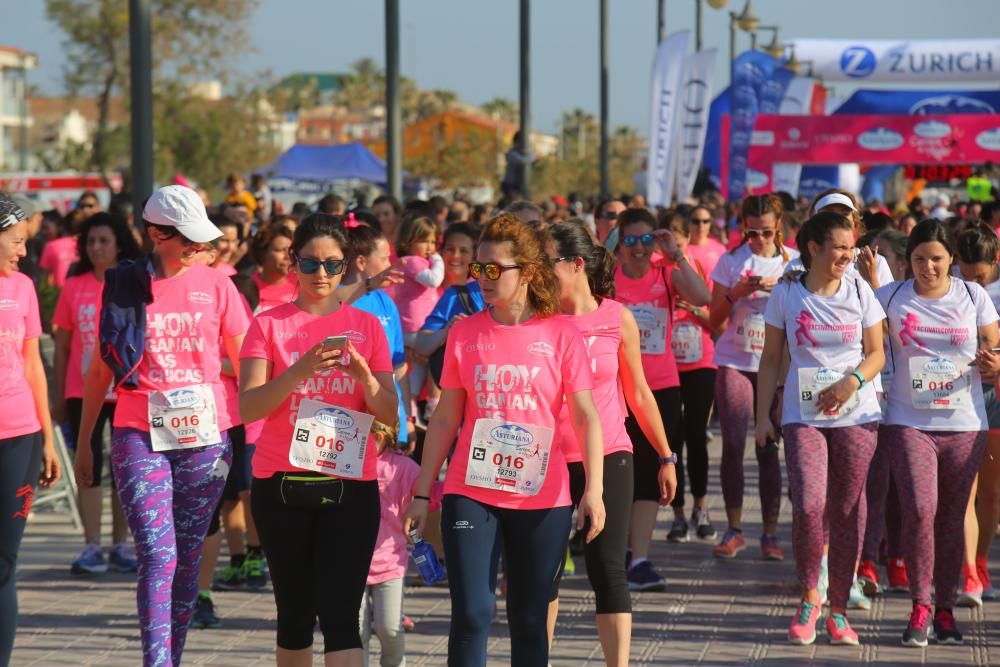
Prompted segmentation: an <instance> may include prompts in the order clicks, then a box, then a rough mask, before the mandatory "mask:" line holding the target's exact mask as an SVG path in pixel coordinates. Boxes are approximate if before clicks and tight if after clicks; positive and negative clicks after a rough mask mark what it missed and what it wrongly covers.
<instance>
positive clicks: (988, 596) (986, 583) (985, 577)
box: [976, 555, 998, 600]
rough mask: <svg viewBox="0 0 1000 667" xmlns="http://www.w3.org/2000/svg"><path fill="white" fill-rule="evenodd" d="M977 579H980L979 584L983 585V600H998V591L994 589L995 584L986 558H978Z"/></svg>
mask: <svg viewBox="0 0 1000 667" xmlns="http://www.w3.org/2000/svg"><path fill="white" fill-rule="evenodd" d="M976 577H977V578H978V579H979V583H981V584H982V585H983V599H984V600H996V599H997V597H998V596H997V589H995V588H993V582H992V581H990V570H989V567H988V565H987V562H986V556H978V555H977V556H976Z"/></svg>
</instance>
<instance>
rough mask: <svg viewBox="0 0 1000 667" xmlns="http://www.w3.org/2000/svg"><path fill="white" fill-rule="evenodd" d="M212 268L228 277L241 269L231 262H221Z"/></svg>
mask: <svg viewBox="0 0 1000 667" xmlns="http://www.w3.org/2000/svg"><path fill="white" fill-rule="evenodd" d="M212 268H213V269H215V270H216V271H218V272H219V273H221V274H222V275H224V276H225V277H227V278H232V277H233V276H235V275H236V274H237V273H239V271H237V270H236V267H235V266H233V265H232V264H230V263H229V262H219V263H218V264H216V265H215V266H213V267H212Z"/></svg>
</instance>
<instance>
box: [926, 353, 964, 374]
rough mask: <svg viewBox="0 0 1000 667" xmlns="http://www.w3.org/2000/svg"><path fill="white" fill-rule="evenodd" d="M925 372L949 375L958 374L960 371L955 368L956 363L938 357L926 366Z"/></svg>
mask: <svg viewBox="0 0 1000 667" xmlns="http://www.w3.org/2000/svg"><path fill="white" fill-rule="evenodd" d="M924 370H925V371H927V372H928V373H936V374H939V375H949V374H952V373H957V372H958V369H957V368H955V362H953V361H951V360H950V359H945V358H943V357H937V358H934V359H931V360H930V361H928V362H927V363H926V364H924Z"/></svg>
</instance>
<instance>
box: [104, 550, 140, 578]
mask: <svg viewBox="0 0 1000 667" xmlns="http://www.w3.org/2000/svg"><path fill="white" fill-rule="evenodd" d="M108 560H109V567H110V568H111V569H112V570H114V571H115V572H136V571H137V570H138V569H139V561H138V560H136V558H135V551H133V550H132V547H130V546H129V545H127V544H116V545H115V546H113V547H111V555H110V556H109V558H108Z"/></svg>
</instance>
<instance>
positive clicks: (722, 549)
mask: <svg viewBox="0 0 1000 667" xmlns="http://www.w3.org/2000/svg"><path fill="white" fill-rule="evenodd" d="M746 548H747V541H746V540H745V539H743V531H742V530H736V529H735V528H730V529H729V530H727V531H726V532H725V533H723V534H722V541H721V542H719V543H718V544H716V545H715V547H713V548H712V553H713V554H714V555H715V557H716V558H736V554H738V553H739V552H741V551H743V550H744V549H746Z"/></svg>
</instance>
